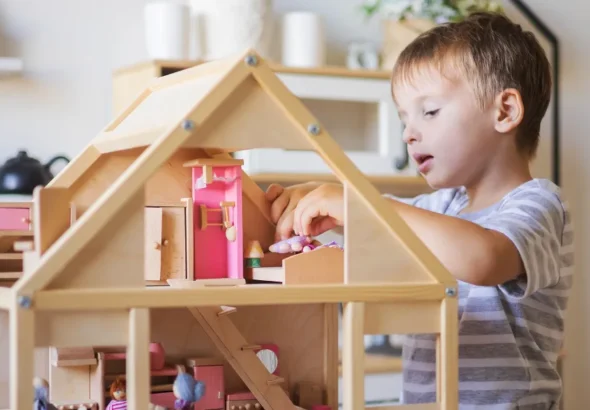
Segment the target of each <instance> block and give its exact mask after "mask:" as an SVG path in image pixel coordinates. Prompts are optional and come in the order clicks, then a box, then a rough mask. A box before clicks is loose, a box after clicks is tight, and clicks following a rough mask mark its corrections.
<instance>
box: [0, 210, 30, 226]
mask: <svg viewBox="0 0 590 410" xmlns="http://www.w3.org/2000/svg"><path fill="white" fill-rule="evenodd" d="M30 224H31V216H30V209H29V208H28V207H26V208H8V207H6V208H5V207H1V208H0V230H11V231H28V230H29V229H30Z"/></svg>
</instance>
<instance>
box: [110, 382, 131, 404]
mask: <svg viewBox="0 0 590 410" xmlns="http://www.w3.org/2000/svg"><path fill="white" fill-rule="evenodd" d="M110 393H111V398H113V399H115V400H118V401H121V400H125V398H126V397H127V383H126V382H125V379H123V378H121V377H117V378H116V379H115V381H114V382H113V383H111V389H110Z"/></svg>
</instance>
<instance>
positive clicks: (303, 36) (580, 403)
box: [0, 0, 590, 410]
mask: <svg viewBox="0 0 590 410" xmlns="http://www.w3.org/2000/svg"><path fill="white" fill-rule="evenodd" d="M413 3H416V2H412V1H406V2H404V1H392V2H389V3H388V2H387V1H384V2H376V1H373V2H363V1H361V0H192V1H184V2H182V1H147V0H124V1H120V0H118V1H116V0H101V1H98V0H92V1H91V0H52V1H48V0H0V166H1V167H0V200H4V199H6V200H9V199H12V198H17V199H20V198H28V197H29V193H28V190H29V189H28V188H29V187H28V185H27V183H25V182H23V181H25V180H27V181H29V182H28V184H29V185H30V184H32V183H31V182H30V181H31V178H33V179H32V180H33V181H34V182H35V183H44V181H47V180H48V179H50V178H51V177H52V175H54V174H55V173H57V172H59V170H60V168H61V167H63V165H64V164H65V163H67V162H68V160H70V159H72V158H73V157H74V156H76V155H77V154H78V153H79V152H80V151H81V150H82V149H83V148H84V146H86V144H88V143H89V142H90V140H91V139H92V138H94V136H95V135H96V134H98V133H99V132H100V131H101V129H102V128H104V127H105V125H106V124H107V123H108V122H109V121H111V120H112V119H113V117H114V115H116V113H117V112H119V111H120V110H121V109H122V108H123V107H125V106H126V105H127V104H128V103H129V102H130V101H131V100H132V99H133V98H134V96H135V95H136V93H137V92H139V91H140V90H141V89H142V87H145V85H146V84H147V83H148V82H149V80H150V79H152V78H155V77H158V76H162V75H166V74H168V73H170V72H174V71H178V70H181V69H183V68H187V67H190V66H193V65H195V64H198V63H199V62H202V61H205V60H210V59H217V58H222V57H225V56H227V55H230V54H234V53H239V52H241V51H242V50H243V49H244V48H245V47H253V48H255V49H256V50H257V51H258V52H259V53H260V54H261V55H262V56H263V57H264V58H265V59H267V60H268V61H269V62H271V63H272V64H273V67H274V68H276V71H277V73H280V75H281V76H282V77H281V78H283V79H284V81H285V82H286V83H288V84H289V86H290V87H291V88H292V90H293V92H294V93H296V94H298V95H299V96H300V97H302V98H303V99H304V100H305V101H306V103H307V104H308V106H309V107H310V109H312V111H313V112H314V113H315V114H316V115H318V116H319V117H320V120H321V121H322V122H323V123H324V124H326V126H327V128H328V130H329V131H330V132H331V133H332V134H333V135H334V136H335V137H336V138H337V139H338V140H339V141H340V142H341V144H342V146H343V147H344V148H345V150H346V151H347V152H348V153H350V155H351V158H353V160H354V161H355V163H356V164H357V165H358V166H359V167H360V168H361V169H362V170H363V172H366V173H367V174H368V175H370V176H371V177H372V178H373V181H374V182H375V183H377V184H379V186H380V188H381V189H382V190H383V191H384V192H393V193H396V194H400V195H414V194H416V193H419V192H424V191H427V190H428V188H427V187H426V186H425V185H424V184H423V183H421V181H420V179H419V178H418V177H417V173H416V171H415V169H413V167H412V166H411V164H408V163H407V162H406V161H405V157H404V154H405V149H404V147H403V144H402V143H401V130H400V127H399V122H398V120H397V118H396V113H395V111H394V110H393V109H392V105H391V102H390V101H389V100H388V99H387V98H388V89H387V81H388V70H390V68H391V66H392V65H393V63H394V62H395V57H396V54H397V53H398V52H399V50H401V48H403V46H404V45H405V44H407V42H408V41H411V39H412V38H413V37H414V36H415V35H417V33H419V32H420V31H421V30H424V29H426V28H428V27H429V26H431V25H433V24H437V23H438V22H440V21H442V20H444V19H445V18H460V17H461V16H460V15H457V14H456V10H452V9H446V8H439V9H432V10H426V14H425V15H420V16H413V15H411V13H410V14H409V17H410V18H408V19H406V21H405V22H403V23H402V22H400V21H399V17H400V13H403V12H407V11H410V12H411V11H412V10H409V9H407V8H406V6H408V7H409V6H410V5H411V4H413ZM417 3H421V2H417ZM430 3H437V2H430ZM438 3H440V4H443V3H444V4H446V3H449V2H443V1H440V2H438ZM450 3H452V2H450ZM467 3H472V2H467ZM516 3H521V2H513V1H510V0H504V1H499V2H498V4H499V5H500V6H501V7H502V8H503V9H504V11H505V12H506V14H508V15H509V16H510V17H511V18H513V19H514V20H515V21H518V22H520V23H522V25H523V26H524V27H525V28H526V29H529V30H532V31H533V32H534V33H535V34H537V35H538V36H539V40H540V42H541V44H542V45H543V46H544V47H545V49H546V51H547V53H548V55H550V56H552V55H553V54H552V53H553V51H554V46H553V44H552V42H551V41H550V38H548V37H547V36H546V35H545V34H544V33H543V29H542V25H545V26H546V28H548V29H549V30H550V31H551V32H552V33H553V34H554V35H555V36H556V38H557V40H558V42H559V47H560V49H559V51H560V55H559V57H560V59H559V70H558V71H559V77H558V78H557V81H558V85H559V95H558V97H559V100H558V101H556V100H555V99H554V100H553V101H552V103H551V106H550V108H549V111H548V113H547V116H546V118H545V120H544V122H543V128H542V142H541V148H540V152H539V155H538V157H537V159H536V160H535V163H534V173H535V176H540V177H547V178H552V179H555V178H558V181H557V182H558V183H559V184H560V185H561V186H562V187H563V188H564V190H565V193H566V195H567V196H568V197H569V199H570V203H571V208H572V210H573V212H574V218H575V220H576V227H577V232H576V235H577V277H576V286H575V290H574V297H573V300H572V302H571V305H570V316H569V322H568V329H567V338H566V345H565V349H564V356H563V358H562V373H563V375H564V381H565V397H564V408H565V409H567V410H577V409H585V408H587V403H588V402H590V390H589V389H587V388H585V387H586V380H588V379H590V358H589V357H588V356H589V355H588V354H587V352H588V346H590V319H589V318H588V315H587V312H588V311H589V306H588V305H589V302H588V300H590V298H588V297H586V296H587V294H588V293H590V283H589V282H588V280H587V279H586V277H585V276H586V275H585V272H586V271H587V270H588V267H589V266H590V256H588V254H587V253H586V254H583V253H582V252H581V250H584V249H585V248H586V247H587V245H588V244H590V243H589V242H588V241H589V240H590V239H589V238H588V234H589V233H590V232H589V231H588V226H589V221H588V216H587V214H586V212H584V211H585V206H586V205H587V204H588V203H589V202H588V195H589V194H588V190H587V189H586V187H587V186H588V178H589V177H590V165H589V162H588V161H587V160H586V161H585V160H584V156H585V155H586V154H587V153H588V151H589V144H588V136H587V132H588V126H589V125H590V124H589V120H588V115H587V111H588V102H587V96H588V95H590V80H588V77H587V73H588V72H590V25H589V24H588V16H589V15H590V14H589V12H588V10H587V7H588V5H587V3H586V2H585V1H583V0H562V1H559V2H558V1H555V0H528V1H524V2H522V4H524V5H525V6H526V7H527V8H528V9H529V10H530V12H531V13H533V14H534V16H536V17H537V18H538V19H539V22H540V23H542V25H539V24H537V25H535V24H534V23H533V22H532V21H531V19H530V18H529V17H527V15H526V13H523V11H522V9H521V8H519V7H517V4H516ZM522 4H521V5H522ZM376 6H382V7H381V8H376ZM422 11H424V10H422ZM540 27H541V28H540ZM310 84H312V85H315V84H317V87H316V88H315V89H314V93H312V92H310V91H309V88H310ZM312 88H313V87H312ZM557 102H558V103H559V105H558V106H557V107H556V106H555V104H556V103H557ZM554 110H556V111H554ZM556 112H557V113H558V114H559V121H558V122H556V121H557V120H558V118H556V116H555V113H556ZM556 126H558V128H557V130H558V131H559V133H558V136H559V145H558V146H557V145H556V141H555V133H556ZM283 154H284V155H285V157H284V159H283V160H280V161H277V160H275V161H272V160H269V159H268V158H271V159H272V158H273V157H272V156H268V157H266V156H265V155H266V154H265V153H264V152H261V155H258V156H257V157H256V158H250V157H247V158H245V159H246V163H247V167H249V168H248V171H249V172H251V174H252V175H258V177H257V182H258V183H259V184H260V185H261V186H262V187H264V186H266V184H268V182H270V181H278V182H284V183H287V184H288V183H296V182H299V181H300V180H303V179H305V178H306V177H308V176H309V175H310V174H311V175H312V176H314V177H317V178H326V179H329V178H330V175H329V172H328V171H327V170H325V169H323V168H321V167H320V166H317V167H316V166H315V165H314V162H313V158H312V157H304V156H301V157H291V156H289V155H291V154H290V153H282V154H281V155H283ZM297 155H299V154H297ZM301 155H304V153H301ZM275 158H276V157H275ZM302 158H303V159H304V163H308V164H310V165H309V166H310V167H311V168H309V169H304V168H301V166H300V164H301V163H302V162H301V161H302ZM308 160H309V161H308ZM5 174H6V175H11V177H10V178H2V175H5ZM31 175H34V176H33V177H31ZM25 176H27V177H25ZM27 178H29V179H27ZM255 179H256V178H255ZM578 250H580V251H578ZM0 337H1V335H0ZM395 345H396V338H395V337H384V338H374V339H368V340H367V349H368V350H371V349H374V350H376V351H377V352H380V353H386V354H390V355H393V356H395V355H396V354H397V353H398V350H397V349H396V347H395ZM376 373H379V374H380V375H388V376H389V375H393V374H397V373H399V367H398V366H397V365H395V364H394V365H392V366H390V367H386V368H385V369H379V370H377V371H376ZM396 377H397V376H391V378H390V379H386V380H387V382H386V383H388V382H390V381H391V380H399V379H396ZM396 383H397V382H396ZM382 388H383V387H381V388H380V389H382ZM378 390H379V389H378ZM368 394H372V393H371V392H370V389H369V388H368ZM375 394H376V395H378V394H379V393H375Z"/></svg>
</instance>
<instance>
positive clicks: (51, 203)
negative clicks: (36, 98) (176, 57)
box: [0, 50, 458, 410]
mask: <svg viewBox="0 0 590 410" xmlns="http://www.w3.org/2000/svg"><path fill="white" fill-rule="evenodd" d="M267 147H280V148H284V149H294V150H297V149H313V150H315V151H316V152H317V153H318V154H319V155H320V156H321V157H322V158H323V159H324V161H326V163H327V164H328V166H329V167H330V168H331V169H332V170H333V173H334V175H336V177H337V178H339V179H340V181H341V182H342V183H343V185H344V187H345V201H346V204H345V206H346V208H345V209H346V211H345V213H346V224H345V247H344V249H340V248H332V247H319V248H317V249H312V250H310V251H308V252H290V253H276V252H271V251H269V249H270V246H271V245H272V244H273V242H274V229H275V227H274V226H273V224H272V223H271V220H270V216H269V213H270V211H269V203H268V202H267V201H266V199H265V197H264V193H263V192H262V191H261V190H260V188H259V187H258V186H257V185H256V184H255V183H254V182H253V181H252V180H251V179H250V178H249V177H248V175H247V174H246V173H244V171H243V170H242V169H241V166H242V162H241V160H239V159H236V158H233V157H232V155H231V153H233V152H236V151H239V150H245V149H253V148H267ZM387 201H388V200H387V199H386V198H384V197H382V196H381V195H380V193H379V192H378V190H377V189H376V188H375V187H374V186H373V185H372V184H371V183H370V182H368V180H367V179H366V178H365V177H364V176H363V174H362V173H361V172H360V171H359V170H358V169H357V168H356V167H355V166H354V165H353V163H352V162H351V161H350V159H349V158H348V157H347V156H346V154H345V153H344V152H343V151H342V149H341V148H340V147H339V146H338V144H337V143H336V142H335V141H334V140H333V139H332V138H331V137H330V135H329V134H328V132H327V131H326V130H325V129H324V128H323V126H322V125H321V124H320V123H319V122H318V121H317V119H316V118H314V116H313V115H312V114H311V113H310V112H309V111H308V110H307V109H306V108H305V106H304V105H303V104H302V103H301V101H300V100H299V99H298V98H297V97H295V96H294V95H293V94H292V93H291V92H290V91H289V90H288V89H287V88H286V87H285V86H284V84H283V83H282V82H281V81H280V80H279V79H278V78H277V76H276V75H275V74H274V73H273V72H272V70H270V69H269V67H268V66H267V64H266V62H265V61H263V60H262V59H261V58H260V56H258V55H257V54H256V53H255V52H254V51H252V50H248V51H247V52H246V53H244V54H243V55H239V56H236V57H235V58H228V59H224V60H219V61H213V62H209V63H205V64H201V65H198V66H196V67H192V68H190V69H187V70H184V71H181V72H178V73H174V74H171V75H168V76H165V77H162V78H158V79H156V80H154V81H153V82H152V83H151V85H150V86H149V87H148V88H146V89H145V90H144V91H143V92H141V93H140V94H139V95H138V96H137V98H136V99H135V100H134V101H133V103H131V104H130V105H129V107H128V108H127V109H126V110H124V111H123V112H122V113H121V114H120V115H118V116H117V117H116V118H115V119H114V120H113V121H112V122H111V123H110V124H108V125H107V126H106V128H105V129H104V130H103V131H102V132H101V133H100V134H99V135H98V136H97V137H96V138H94V139H93V140H92V142H91V143H90V144H89V145H88V146H87V147H86V148H85V149H84V150H83V151H82V152H81V153H80V154H79V155H78V156H77V157H76V158H75V159H74V160H73V161H72V162H70V163H69V164H68V166H67V167H66V168H64V169H63V170H62V171H61V172H60V174H59V175H58V176H57V177H56V178H55V179H54V180H53V181H52V182H51V183H50V184H49V185H48V186H47V187H38V188H37V189H36V190H35V193H34V200H33V202H32V203H31V206H30V211H29V214H28V215H29V216H30V221H28V222H27V223H28V224H29V226H30V230H31V232H32V235H30V236H29V238H32V241H30V240H29V241H28V243H21V244H20V246H21V248H20V249H23V250H22V251H21V252H22V260H23V274H22V277H20V278H19V279H18V280H17V281H16V282H15V283H14V284H13V285H12V287H1V288H0V308H1V309H4V310H6V311H7V312H8V318H9V320H8V330H9V331H8V332H3V333H2V335H1V336H0V347H2V348H3V350H2V352H3V353H2V355H1V356H0V360H2V366H0V368H9V369H10V373H9V375H4V376H3V380H2V381H6V378H7V376H9V379H10V384H9V386H10V390H9V393H10V394H9V396H10V404H9V405H10V408H11V409H19V410H20V409H25V408H30V406H31V403H32V397H33V396H32V395H33V386H32V384H31V380H32V379H33V376H42V377H46V378H47V379H48V380H49V386H50V400H51V402H52V403H55V404H56V405H67V404H68V403H93V405H96V406H98V407H99V408H101V409H102V408H104V406H105V405H106V403H107V402H108V400H109V398H108V397H107V396H106V391H107V386H108V385H109V383H110V382H111V381H112V380H113V379H114V378H116V377H125V378H126V383H127V401H128V407H129V408H130V409H146V408H148V405H149V404H150V403H151V404H159V405H162V406H165V407H168V408H170V407H171V404H172V403H173V400H174V393H173V391H172V388H171V381H170V378H171V377H174V376H175V375H176V374H177V373H176V372H177V369H179V366H184V367H185V368H187V369H189V370H190V373H191V374H192V375H193V376H194V377H195V378H197V379H198V380H201V381H204V382H205V384H206V385H207V386H208V389H207V393H206V397H205V398H203V400H201V401H199V402H197V403H195V407H194V408H195V409H202V410H216V409H228V410H229V409H231V410H234V409H235V410H240V409H244V410H245V409H255V408H261V409H262V408H263V409H266V410H270V409H273V410H283V409H285V410H286V409H301V408H304V409H307V410H311V409H315V410H320V409H321V410H325V409H332V410H336V409H337V408H338V403H337V393H338V390H337V389H338V305H337V304H338V303H343V304H344V307H343V322H342V328H343V336H344V337H343V351H342V373H343V391H344V396H343V397H344V399H343V400H344V402H343V405H344V409H345V410H358V409H361V408H364V407H365V402H364V383H363V375H364V363H363V355H364V343H363V336H364V335H365V334H383V333H399V334H401V333H432V334H437V335H438V336H439V341H440V343H439V344H438V349H439V351H440V352H439V353H440V355H439V356H438V357H439V374H440V378H439V380H440V382H439V386H438V387H439V389H438V392H439V395H438V399H437V402H436V403H432V404H428V405H421V406H408V407H407V408H408V409H410V408H411V409H422V410H424V409H429V410H430V409H443V410H451V409H456V408H457V378H458V374H457V366H458V364H457V361H458V359H457V353H458V352H457V350H458V341H457V298H456V289H457V287H456V281H455V280H454V279H453V278H452V276H451V275H450V274H449V273H448V272H447V271H446V270H445V269H444V267H443V266H442V265H441V264H440V262H439V261H438V260H437V259H436V258H435V257H434V256H433V255H432V254H431V253H430V252H429V251H428V249H427V248H426V247H425V246H424V244H423V243H422V242H420V241H419V240H418V238H417V237H416V236H415V234H414V233H413V231H411V230H410V229H409V228H408V226H407V225H406V224H405V223H404V222H403V220H402V219H401V218H400V217H399V216H398V215H397V214H396V213H394V212H392V211H391V209H390V207H389V204H388V202H387ZM6 207H7V208H8V206H6ZM14 215H15V218H22V215H21V213H17V212H14ZM17 225H18V224H16V225H15V226H17ZM11 226H12V225H11ZM18 226H20V225H18ZM18 229H19V230H20V228H18ZM20 242H22V241H20ZM25 242H27V241H25ZM261 251H262V254H261ZM400 312H406V313H403V314H400ZM5 335H7V336H5ZM6 346H9V350H8V348H6ZM395 408H400V407H395ZM404 408H406V407H404Z"/></svg>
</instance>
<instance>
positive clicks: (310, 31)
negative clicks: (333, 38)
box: [282, 11, 326, 67]
mask: <svg viewBox="0 0 590 410" xmlns="http://www.w3.org/2000/svg"><path fill="white" fill-rule="evenodd" d="M282 63H283V65H285V66H290V67H321V66H323V65H325V64H326V40H325V34H324V24H323V21H322V18H321V16H320V15H319V14H316V13H310V12H305V11H301V12H291V13H287V14H285V16H284V17H283V45H282Z"/></svg>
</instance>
